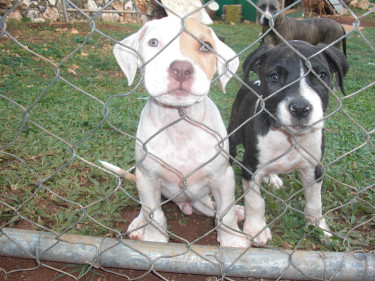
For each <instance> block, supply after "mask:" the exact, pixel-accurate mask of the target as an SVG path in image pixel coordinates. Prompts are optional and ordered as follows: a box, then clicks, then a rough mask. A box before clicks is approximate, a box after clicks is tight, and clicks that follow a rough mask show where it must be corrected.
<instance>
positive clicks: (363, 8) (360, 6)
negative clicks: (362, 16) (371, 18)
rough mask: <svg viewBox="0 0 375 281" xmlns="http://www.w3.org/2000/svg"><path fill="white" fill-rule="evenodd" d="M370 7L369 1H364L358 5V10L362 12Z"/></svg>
mask: <svg viewBox="0 0 375 281" xmlns="http://www.w3.org/2000/svg"><path fill="white" fill-rule="evenodd" d="M369 6H370V2H369V1H368V0H362V1H361V2H359V3H358V6H357V8H358V9H362V10H368V7H369Z"/></svg>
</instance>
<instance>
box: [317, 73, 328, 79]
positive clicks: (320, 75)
mask: <svg viewBox="0 0 375 281" xmlns="http://www.w3.org/2000/svg"><path fill="white" fill-rule="evenodd" d="M318 76H319V78H320V79H322V80H324V79H326V78H327V74H326V73H325V72H320V73H319V74H318Z"/></svg>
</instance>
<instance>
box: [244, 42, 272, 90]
mask: <svg viewBox="0 0 375 281" xmlns="http://www.w3.org/2000/svg"><path fill="white" fill-rule="evenodd" d="M274 47H275V46H274V45H263V46H260V47H259V48H258V49H256V50H255V51H253V52H252V53H250V54H249V55H248V56H247V57H246V59H245V61H244V62H243V64H242V69H243V75H244V76H243V77H244V82H246V83H248V82H249V73H250V71H252V72H255V73H256V74H257V75H258V77H259V66H260V61H261V57H262V56H263V55H264V54H265V53H267V52H268V51H269V50H271V49H272V48H274Z"/></svg>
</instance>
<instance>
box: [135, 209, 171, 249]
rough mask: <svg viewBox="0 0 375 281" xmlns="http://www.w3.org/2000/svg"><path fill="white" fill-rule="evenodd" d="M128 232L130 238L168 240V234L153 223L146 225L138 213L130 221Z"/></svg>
mask: <svg viewBox="0 0 375 281" xmlns="http://www.w3.org/2000/svg"><path fill="white" fill-rule="evenodd" d="M142 226H143V227H142ZM128 232H129V234H128V235H129V238H130V239H132V240H142V241H153V242H165V243H166V242H168V236H167V235H166V234H164V233H162V232H161V231H160V230H159V229H157V228H156V227H154V226H153V225H151V224H148V225H146V221H145V220H144V218H143V216H142V215H139V216H138V217H136V218H135V219H134V220H133V221H132V222H131V224H130V225H129V227H128Z"/></svg>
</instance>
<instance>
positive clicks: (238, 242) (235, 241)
mask: <svg viewBox="0 0 375 281" xmlns="http://www.w3.org/2000/svg"><path fill="white" fill-rule="evenodd" d="M217 241H218V242H219V243H220V246H222V247H236V248H247V247H249V246H250V241H249V239H247V238H246V236H245V235H243V234H240V233H235V234H231V235H225V236H224V237H219V236H218V239H217Z"/></svg>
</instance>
